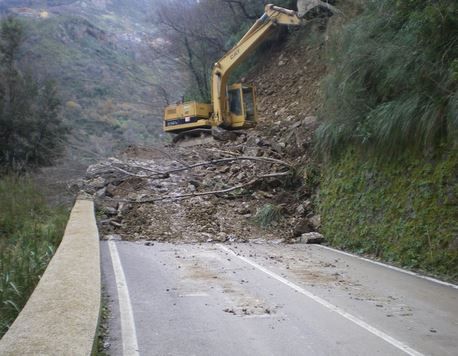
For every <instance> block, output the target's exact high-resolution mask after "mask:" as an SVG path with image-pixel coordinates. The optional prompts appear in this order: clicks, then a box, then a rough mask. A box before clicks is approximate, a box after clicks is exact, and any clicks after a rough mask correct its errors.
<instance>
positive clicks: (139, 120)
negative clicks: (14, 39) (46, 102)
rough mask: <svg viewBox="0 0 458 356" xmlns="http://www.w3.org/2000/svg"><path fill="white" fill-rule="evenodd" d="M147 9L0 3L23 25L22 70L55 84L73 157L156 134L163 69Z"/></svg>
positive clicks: (115, 4) (118, 3) (120, 1)
mask: <svg viewBox="0 0 458 356" xmlns="http://www.w3.org/2000/svg"><path fill="white" fill-rule="evenodd" d="M151 6H154V2H151V1H143V0H135V1H124V0H112V1H104V0H88V1H70V0H67V1H65V0H63V1H58V0H56V1H42V2H35V1H22V0H8V1H3V2H2V3H1V5H0V12H2V13H4V14H14V15H17V16H19V17H20V18H21V19H22V20H23V22H24V24H25V26H26V43H25V46H24V49H23V56H22V60H21V62H22V65H23V66H24V68H27V69H28V70H31V71H33V73H34V74H35V75H38V76H39V77H42V78H53V79H55V80H56V81H57V83H58V87H59V89H60V93H61V97H62V100H63V103H64V116H65V118H66V119H67V122H68V124H69V126H70V127H72V129H73V139H72V142H71V145H72V147H73V148H74V150H73V151H71V152H72V153H73V154H74V155H76V156H78V157H87V158H89V157H91V158H94V157H95V156H97V155H106V154H107V153H110V152H113V150H114V149H117V148H120V147H122V146H125V145H127V144H129V143H137V144H139V143H153V142H155V141H157V140H158V139H160V136H161V116H162V115H161V111H162V108H163V106H164V99H163V98H161V97H160V95H158V94H157V87H156V84H157V83H158V82H159V81H160V77H161V75H162V73H164V71H167V70H168V68H163V67H161V65H160V64H158V63H156V62H154V60H152V50H151V47H152V46H153V45H154V43H155V40H156V34H155V29H154V26H153V25H152V21H151V18H150V16H149V14H150V12H151ZM168 75H170V74H168Z"/></svg>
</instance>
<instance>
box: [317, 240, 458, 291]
mask: <svg viewBox="0 0 458 356" xmlns="http://www.w3.org/2000/svg"><path fill="white" fill-rule="evenodd" d="M316 246H319V247H321V248H323V249H325V250H329V251H333V252H336V253H340V254H342V255H345V256H349V257H354V258H357V259H359V260H363V261H365V262H369V263H372V264H375V265H377V266H381V267H386V268H388V269H392V270H394V271H397V272H401V273H405V274H408V275H410V276H414V277H418V278H421V279H425V280H427V281H430V282H433V283H437V284H441V285H443V286H445V287H451V288H454V289H458V285H456V284H453V283H449V282H444V281H441V280H440V279H436V278H433V277H428V276H424V275H422V274H420V273H417V272H412V271H409V270H406V269H403V268H400V267H396V266H391V265H389V264H387V263H383V262H379V261H374V260H371V259H369V258H366V257H362V256H358V255H356V254H353V253H350V252H345V251H341V250H338V249H335V248H332V247H329V246H324V245H316Z"/></svg>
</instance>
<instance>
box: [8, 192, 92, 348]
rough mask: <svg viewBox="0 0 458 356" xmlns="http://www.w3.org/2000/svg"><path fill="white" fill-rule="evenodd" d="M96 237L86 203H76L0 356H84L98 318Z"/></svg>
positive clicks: (78, 201)
mask: <svg viewBox="0 0 458 356" xmlns="http://www.w3.org/2000/svg"><path fill="white" fill-rule="evenodd" d="M100 283H101V281H100V251H99V236H98V230H97V225H96V222H95V216H94V204H93V202H92V201H90V200H77V201H76V203H75V206H74V207H73V210H72V212H71V215H70V219H69V221H68V224H67V228H66V230H65V235H64V238H63V240H62V242H61V244H60V246H59V248H58V249H57V251H56V254H55V255H54V257H53V258H52V260H51V262H50V263H49V265H48V268H47V269H46V272H45V273H44V275H43V277H42V278H41V280H40V282H39V283H38V286H37V287H36V288H35V291H34V292H33V294H32V296H31V297H30V299H29V301H28V302H27V304H26V306H25V307H24V309H23V310H22V312H21V313H20V314H19V316H18V318H17V319H16V321H15V322H14V323H13V325H12V326H11V328H10V330H9V331H8V332H7V333H6V334H5V335H4V336H3V338H2V339H1V340H0V355H2V356H3V355H15V356H16V355H90V354H91V353H92V351H93V347H94V342H95V339H96V333H97V326H98V320H99V313H100V300H101V289H100V287H101V286H100Z"/></svg>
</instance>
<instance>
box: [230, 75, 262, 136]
mask: <svg viewBox="0 0 458 356" xmlns="http://www.w3.org/2000/svg"><path fill="white" fill-rule="evenodd" d="M228 99H229V115H230V117H231V119H230V122H231V125H230V128H242V127H243V128H249V127H254V126H255V125H256V121H257V112H256V104H255V100H256V97H255V90H254V87H253V86H251V85H243V84H240V83H237V84H232V85H231V86H230V87H229V89H228Z"/></svg>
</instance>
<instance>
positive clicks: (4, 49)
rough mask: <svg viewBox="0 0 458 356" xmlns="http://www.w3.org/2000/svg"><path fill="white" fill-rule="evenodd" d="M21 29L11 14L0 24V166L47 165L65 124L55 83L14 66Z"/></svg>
mask: <svg viewBox="0 0 458 356" xmlns="http://www.w3.org/2000/svg"><path fill="white" fill-rule="evenodd" d="M23 40H24V29H23V27H22V25H21V23H20V22H19V21H18V20H17V19H14V18H12V17H10V18H7V19H5V20H3V21H2V22H1V24H0V167H2V168H1V169H2V171H10V170H13V171H22V170H25V169H27V168H31V167H37V166H45V165H50V164H52V163H53V162H54V160H55V159H56V158H57V157H59V156H61V155H62V153H63V142H64V139H65V137H66V134H67V128H66V127H65V126H64V124H63V122H62V118H61V116H60V106H61V105H60V101H59V99H58V96H57V90H56V86H55V84H54V83H53V82H52V81H50V80H48V81H45V82H44V83H40V82H38V81H37V80H35V79H34V78H33V76H32V75H30V74H26V73H24V72H23V71H21V70H20V69H19V68H18V61H19V56H20V48H21V44H22V43H23Z"/></svg>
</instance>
